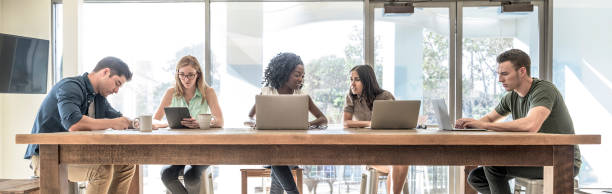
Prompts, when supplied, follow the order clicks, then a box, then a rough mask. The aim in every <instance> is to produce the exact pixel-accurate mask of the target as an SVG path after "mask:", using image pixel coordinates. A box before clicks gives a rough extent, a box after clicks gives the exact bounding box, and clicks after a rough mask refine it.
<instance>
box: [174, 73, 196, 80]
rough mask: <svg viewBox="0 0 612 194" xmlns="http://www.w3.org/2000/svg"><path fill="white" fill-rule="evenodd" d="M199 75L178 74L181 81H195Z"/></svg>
mask: <svg viewBox="0 0 612 194" xmlns="http://www.w3.org/2000/svg"><path fill="white" fill-rule="evenodd" d="M197 75H198V73H190V74H182V73H179V74H178V76H179V78H181V79H185V78H187V79H194V78H195V77H196V76H197Z"/></svg>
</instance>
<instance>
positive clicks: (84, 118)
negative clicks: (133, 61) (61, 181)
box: [25, 57, 135, 194]
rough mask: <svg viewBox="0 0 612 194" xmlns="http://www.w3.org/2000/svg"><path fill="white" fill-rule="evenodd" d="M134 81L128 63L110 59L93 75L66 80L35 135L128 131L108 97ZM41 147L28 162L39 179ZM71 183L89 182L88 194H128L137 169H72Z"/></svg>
mask: <svg viewBox="0 0 612 194" xmlns="http://www.w3.org/2000/svg"><path fill="white" fill-rule="evenodd" d="M131 79H132V72H130V69H129V67H128V66H127V64H125V62H123V61H121V60H120V59H118V58H115V57H106V58H104V59H102V60H100V62H98V64H97V65H96V67H95V68H94V70H93V71H92V72H91V73H84V74H83V75H81V76H76V77H69V78H65V79H62V80H61V81H60V82H59V83H57V84H56V85H55V86H53V88H52V89H51V91H50V92H49V94H47V97H45V99H44V101H43V102H42V104H41V105H40V109H39V110H38V114H37V115H36V120H35V121H34V126H33V127H32V134H37V133H55V132H68V131H93V130H106V129H108V128H112V129H115V130H124V129H127V128H128V127H131V126H130V125H131V124H130V123H131V122H130V121H129V120H128V119H127V118H126V117H123V116H122V115H121V113H120V112H118V111H116V110H115V109H113V107H111V106H110V104H109V103H108V101H107V100H106V97H107V96H108V95H110V94H114V93H117V92H119V88H120V87H121V86H122V85H123V84H124V83H125V82H127V81H130V80H131ZM38 155H39V152H38V145H36V144H30V145H28V149H27V151H26V154H25V159H31V160H32V165H31V167H32V169H34V174H35V175H36V176H38V175H39V171H40V170H39V169H40V165H39V164H40V158H39V157H38ZM67 170H68V179H69V180H70V181H73V182H77V181H88V185H87V193H88V194H92V193H96V194H98V193H99V194H106V193H113V194H115V193H117V194H121V193H127V191H128V189H129V187H130V182H131V180H132V177H133V176H134V171H135V168H134V165H80V164H79V165H76V164H75V165H68V167H67Z"/></svg>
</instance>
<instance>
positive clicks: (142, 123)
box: [132, 115, 153, 132]
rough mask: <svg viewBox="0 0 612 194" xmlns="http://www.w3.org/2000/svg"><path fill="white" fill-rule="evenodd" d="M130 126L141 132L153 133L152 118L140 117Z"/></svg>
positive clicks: (147, 116)
mask: <svg viewBox="0 0 612 194" xmlns="http://www.w3.org/2000/svg"><path fill="white" fill-rule="evenodd" d="M132 126H134V128H135V129H138V130H140V131H142V132H151V131H153V116H152V115H141V116H140V117H138V118H135V119H134V120H133V121H132Z"/></svg>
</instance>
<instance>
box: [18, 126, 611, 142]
mask: <svg viewBox="0 0 612 194" xmlns="http://www.w3.org/2000/svg"><path fill="white" fill-rule="evenodd" d="M16 143H17V144H86V145H115V144H116V145H150V144H190V145H285V144H286V145H289V144H291V145H576V144H601V135H588V134H578V135H573V134H543V133H526V132H493V131H442V130H436V129H426V130H373V129H367V128H366V129H363V128H361V129H340V128H338V129H325V130H254V129H248V128H225V129H209V130H188V129H173V130H169V129H160V130H155V131H153V132H140V131H132V130H103V131H86V132H62V133H43V134H17V135H16Z"/></svg>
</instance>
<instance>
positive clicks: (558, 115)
mask: <svg viewBox="0 0 612 194" xmlns="http://www.w3.org/2000/svg"><path fill="white" fill-rule="evenodd" d="M538 106H543V107H546V108H547V109H548V110H550V115H548V118H546V120H544V123H543V124H542V127H540V130H539V131H538V133H557V134H575V133H574V124H573V123H572V118H571V117H570V114H569V111H568V110H567V107H566V106H565V101H563V96H561V93H560V92H559V90H557V88H556V87H555V85H553V84H552V83H550V82H549V81H545V80H539V79H537V78H533V83H532V84H531V88H529V92H527V95H525V96H524V97H521V96H519V95H518V93H516V92H515V91H511V92H508V93H507V94H506V95H505V96H504V97H503V98H502V99H501V101H500V102H499V105H497V107H496V108H495V111H496V112H497V113H499V114H500V115H503V116H506V115H508V114H510V113H511V114H512V119H520V118H525V117H526V116H527V113H529V110H530V109H532V108H535V107H538ZM574 150H575V151H574V167H576V168H580V165H581V164H582V161H581V160H580V149H579V148H578V146H576V147H575V149H574Z"/></svg>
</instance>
